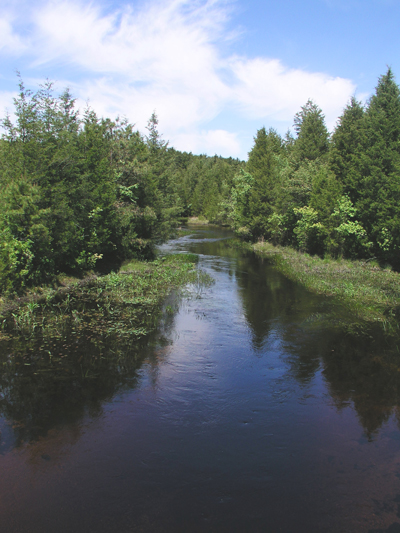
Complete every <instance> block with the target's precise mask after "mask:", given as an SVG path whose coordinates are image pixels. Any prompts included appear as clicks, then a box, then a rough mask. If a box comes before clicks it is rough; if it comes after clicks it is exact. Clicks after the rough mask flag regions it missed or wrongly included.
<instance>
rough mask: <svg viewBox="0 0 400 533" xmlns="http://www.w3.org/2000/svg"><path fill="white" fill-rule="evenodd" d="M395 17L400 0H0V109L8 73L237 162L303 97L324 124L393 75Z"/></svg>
mask: <svg viewBox="0 0 400 533" xmlns="http://www.w3.org/2000/svg"><path fill="white" fill-rule="evenodd" d="M399 23H400V0H363V1H361V0H346V1H345V0H302V1H300V0H281V1H280V2H277V1H276V0H275V1H269V0H264V1H261V0H246V1H244V0H232V1H231V0H189V1H188V0H146V1H143V0H139V1H138V0H131V1H127V0H125V1H120V2H115V1H106V0H93V1H92V2H87V1H86V2H82V1H80V0H64V1H63V0H61V1H60V0H33V1H32V0H30V1H27V0H12V1H8V0H0V62H1V70H0V110H1V111H2V114H3V115H4V113H5V109H6V108H7V109H8V110H9V111H12V107H13V106H12V98H13V96H15V94H16V90H17V80H16V75H15V71H16V70H19V71H20V72H21V75H22V78H23V80H24V81H25V84H26V85H27V86H28V87H32V88H34V89H35V88H37V87H38V84H39V83H42V82H43V81H44V80H45V79H46V78H49V79H50V80H53V81H55V86H56V89H57V90H59V91H61V90H62V89H64V88H65V87H67V86H68V87H70V89H71V91H72V93H73V95H74V96H75V97H76V98H77V103H78V106H79V108H80V109H82V110H83V109H84V107H85V105H86V102H89V104H90V105H91V106H92V107H93V109H94V110H95V111H96V112H97V113H98V115H99V116H108V117H115V116H116V115H124V116H126V117H127V118H128V120H129V121H131V122H133V123H135V124H136V126H137V128H138V129H139V130H140V131H142V132H145V126H146V123H147V120H148V118H149V117H150V115H151V113H152V112H153V110H155V111H156V113H157V115H158V117H159V121H160V122H159V129H160V131H161V133H162V134H163V136H164V138H165V139H166V140H169V141H170V145H171V146H174V147H175V148H177V149H181V150H188V151H192V152H193V153H207V154H209V155H213V154H215V153H217V154H221V155H224V156H233V157H240V158H243V159H245V158H246V157H247V153H248V151H249V150H250V149H251V146H252V143H253V137H254V135H255V134H256V131H257V129H259V128H261V127H262V126H266V127H267V128H269V127H274V128H276V129H277V130H278V131H279V132H280V133H281V134H284V133H285V132H286V131H287V129H288V128H290V127H291V126H292V123H293V116H294V114H295V113H296V112H297V111H298V110H299V109H300V106H301V105H303V104H305V102H306V101H307V99H308V98H313V99H314V101H315V102H316V103H317V104H318V105H319V106H320V107H321V109H322V111H323V112H324V114H325V116H326V121H327V124H328V127H329V129H330V130H332V129H333V128H334V126H335V123H336V120H337V117H338V116H339V115H340V114H341V112H342V109H343V107H344V106H345V105H346V103H347V101H348V100H349V98H350V97H351V96H352V95H353V94H355V95H356V96H357V97H358V98H359V99H360V100H363V101H365V100H366V99H367V98H368V96H370V95H371V94H372V93H373V91H374V88H375V86H376V84H377V80H378V77H379V76H380V75H382V74H384V73H385V71H386V69H387V66H391V67H392V69H393V71H394V74H395V75H398V77H399V81H400V54H399V51H400V31H399V30H400V24H399Z"/></svg>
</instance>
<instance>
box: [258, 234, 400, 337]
mask: <svg viewBox="0 0 400 533" xmlns="http://www.w3.org/2000/svg"><path fill="white" fill-rule="evenodd" d="M252 248H253V250H254V251H255V252H256V253H257V254H259V255H261V256H264V257H265V256H266V257H268V258H269V259H271V260H272V261H273V262H274V264H275V265H276V266H277V268H278V269H279V270H280V271H281V272H282V273H284V274H285V275H286V276H288V277H289V278H291V279H293V280H295V281H298V282H300V283H301V284H303V285H304V286H305V287H307V288H308V289H309V290H311V291H313V292H316V293H318V294H324V295H326V296H334V297H335V298H337V299H339V300H340V301H341V302H342V303H343V304H344V305H345V306H346V307H347V308H348V309H349V310H350V311H351V312H352V313H354V315H355V318H358V319H360V320H367V321H369V322H379V323H381V324H382V325H383V327H384V328H385V329H386V330H387V331H388V332H398V331H399V326H398V318H399V315H400V274H399V273H397V272H392V271H391V270H389V269H383V268H380V267H379V266H377V265H376V264H373V263H369V262H366V261H350V260H345V259H336V260H335V259H331V258H329V259H321V258H320V257H318V256H310V255H308V254H304V253H301V252H298V251H297V250H294V249H292V248H289V247H282V246H274V245H272V244H270V243H268V242H259V243H257V244H255V245H253V246H252Z"/></svg>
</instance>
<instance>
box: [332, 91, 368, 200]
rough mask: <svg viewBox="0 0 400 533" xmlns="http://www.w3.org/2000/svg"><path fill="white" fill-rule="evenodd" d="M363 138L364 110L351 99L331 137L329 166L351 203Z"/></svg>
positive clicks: (356, 185)
mask: <svg viewBox="0 0 400 533" xmlns="http://www.w3.org/2000/svg"><path fill="white" fill-rule="evenodd" d="M364 137H365V128H364V108H363V106H362V104H361V102H358V101H357V100H356V99H355V98H354V97H352V98H351V100H350V103H349V104H348V105H347V106H346V107H345V109H344V111H343V114H342V116H341V117H340V118H339V122H338V125H337V127H336V129H335V131H334V133H333V135H332V147H331V151H330V154H329V166H330V168H331V170H332V171H333V172H334V173H335V175H336V177H337V179H338V180H339V181H340V183H342V185H343V187H344V191H345V192H346V193H347V194H349V196H350V198H351V199H352V201H353V202H355V201H356V200H357V197H358V184H359V180H360V165H359V157H360V153H361V152H362V150H363V149H364V145H365V138H364Z"/></svg>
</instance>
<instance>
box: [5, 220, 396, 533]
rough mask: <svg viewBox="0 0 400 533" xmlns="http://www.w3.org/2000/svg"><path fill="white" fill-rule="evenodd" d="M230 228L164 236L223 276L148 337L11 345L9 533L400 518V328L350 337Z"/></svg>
mask: <svg viewBox="0 0 400 533" xmlns="http://www.w3.org/2000/svg"><path fill="white" fill-rule="evenodd" d="M227 236H228V234H227V233H225V232H223V231H219V230H213V231H212V232H211V233H209V230H206V229H200V230H198V232H197V234H196V236H194V237H191V236H186V237H185V238H183V239H180V240H177V241H175V242H172V243H169V244H168V245H166V246H164V247H163V250H164V251H166V250H174V251H180V250H181V251H190V252H196V253H200V254H201V258H200V266H201V268H204V269H205V270H207V271H208V272H209V273H210V274H211V275H213V276H214V278H215V280H216V283H215V285H214V286H213V287H209V288H207V289H205V290H203V291H198V292H196V290H194V291H192V292H191V294H190V296H189V297H188V298H187V299H185V300H184V301H183V303H182V304H181V305H179V306H177V305H174V301H172V302H166V308H165V309H166V310H167V308H168V310H169V312H166V313H164V319H163V320H164V322H163V323H161V325H160V329H159V330H158V332H157V334H156V335H155V336H154V337H153V338H150V339H148V341H146V342H144V343H143V344H142V345H141V346H130V345H129V344H123V343H120V342H118V340H117V339H115V338H114V339H104V338H102V337H99V336H97V335H96V333H95V332H93V331H92V330H91V331H84V330H82V331H81V332H80V336H79V337H78V336H77V334H76V332H75V333H74V332H72V331H71V332H70V333H69V334H66V335H65V336H64V337H63V339H62V341H61V340H57V339H54V340H52V341H51V342H49V343H48V345H47V346H46V350H47V352H46V354H45V356H44V355H43V350H42V351H40V350H39V349H40V345H39V346H38V345H36V344H35V343H34V342H33V341H32V342H30V344H29V343H28V344H27V345H24V344H21V345H19V344H18V343H14V344H12V343H8V344H7V343H3V345H2V346H1V356H0V391H1V396H0V410H1V415H2V417H3V420H7V422H9V424H5V425H4V426H3V427H2V428H0V429H1V431H3V438H2V439H0V440H2V441H7V439H8V448H7V446H6V445H4V448H3V451H4V450H6V449H9V448H11V447H12V446H14V445H19V446H20V447H19V448H18V449H14V451H11V452H9V453H4V454H3V456H2V457H0V460H1V467H2V476H1V479H0V520H1V522H2V525H4V524H5V526H4V527H5V528H6V530H7V531H10V532H11V533H20V532H21V531H27V530H29V531H31V532H32V533H36V532H37V533H39V532H40V533H41V532H42V531H59V532H60V533H64V532H65V533H67V532H69V531H76V532H82V533H83V532H86V531H96V533H111V532H114V531H142V532H149V533H150V532H151V533H153V532H154V531H160V532H161V531H162V532H167V533H176V532H185V533H186V532H187V531H196V532H201V533H203V532H204V533H205V532H208V531H216V532H218V533H221V532H227V533H228V532H229V533H233V532H237V533H239V532H240V533H242V532H243V531H249V532H256V531H271V532H272V531H283V532H285V533H292V532H293V531H296V533H297V532H299V533H303V532H304V533H308V532H310V531H318V532H330V533H336V532H339V531H351V532H354V533H358V532H360V533H361V532H362V533H366V531H368V530H370V531H392V530H393V531H394V530H395V529H393V527H397V526H396V522H397V518H398V514H397V518H396V513H398V505H399V503H398V502H399V501H400V494H399V490H398V479H399V477H400V463H399V460H398V451H399V443H400V432H399V431H398V430H397V428H396V424H397V419H398V413H399V407H398V405H399V401H398V394H399V375H400V372H399V355H398V352H397V349H396V340H395V339H387V338H385V337H384V336H383V335H382V334H381V333H379V332H378V331H375V332H373V331H372V330H371V331H370V332H369V334H368V335H367V334H364V335H354V334H351V333H350V332H349V329H348V328H343V327H342V325H341V321H342V322H343V320H344V319H346V318H347V317H346V316H345V314H344V313H343V311H342V310H341V309H340V307H339V306H337V305H335V304H334V303H333V302H332V301H330V300H328V299H326V298H320V297H319V296H316V295H313V294H310V293H308V292H307V291H305V290H304V289H303V288H302V287H301V286H299V285H297V284H295V283H292V282H290V281H289V280H287V279H286V278H284V277H283V276H281V275H280V274H279V272H277V271H276V270H275V269H274V268H273V267H272V266H271V265H270V264H268V262H267V261H262V260H260V259H258V258H257V257H255V256H254V255H252V254H249V253H244V252H243V250H242V249H240V247H237V246H235V245H233V243H231V241H229V239H226V238H224V237H227ZM175 303H176V302H175ZM171 310H173V311H172V312H171ZM339 318H340V319H341V320H339ZM77 340H78V343H77V342H76V341H77ZM51 343H52V344H51ZM48 352H51V354H52V357H51V358H50V355H49V353H48ZM11 353H12V354H13V356H12V357H9V355H10V354H11ZM67 354H68V356H66V355H67ZM49 370H50V371H49ZM12 426H14V427H12ZM363 431H364V434H363ZM7 435H9V437H7ZM23 443H25V444H24V445H21V444H23ZM28 478H29V479H30V480H33V481H32V482H31V484H29V483H27V482H26V480H27V479H28ZM10 486H12V490H10ZM22 510H23V511H24V512H22ZM393 523H394V525H393ZM390 524H392V526H390ZM389 526H390V527H392V529H388V527H389Z"/></svg>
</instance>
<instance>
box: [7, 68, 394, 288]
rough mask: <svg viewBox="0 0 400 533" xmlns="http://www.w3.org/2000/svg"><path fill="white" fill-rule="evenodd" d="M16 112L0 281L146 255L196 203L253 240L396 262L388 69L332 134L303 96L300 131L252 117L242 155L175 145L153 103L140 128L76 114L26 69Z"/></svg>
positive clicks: (22, 282) (195, 212)
mask: <svg viewBox="0 0 400 533" xmlns="http://www.w3.org/2000/svg"><path fill="white" fill-rule="evenodd" d="M14 116H15V121H14V122H13V120H12V119H11V117H10V116H6V117H5V118H4V119H3V120H2V127H3V135H2V138H1V140H0V184H1V191H2V194H1V197H0V235H1V236H0V291H1V293H3V294H10V293H20V292H22V291H23V290H24V289H25V288H27V287H29V286H32V285H39V284H41V283H45V282H47V281H48V280H50V279H52V278H53V277H54V276H56V275H57V274H58V273H60V272H68V273H72V274H76V275H79V274H81V273H82V272H85V271H88V270H93V269H95V270H98V271H107V270H110V269H112V268H114V266H119V265H120V264H121V263H122V262H123V261H124V260H126V259H131V258H145V259H146V258H150V257H151V256H152V254H153V249H154V245H155V243H157V242H161V241H163V240H165V239H167V238H168V237H169V236H170V235H172V234H173V232H174V230H175V228H176V227H177V226H178V225H179V224H181V223H182V220H184V219H185V218H187V217H189V216H203V217H205V218H206V219H208V220H209V221H210V222H213V223H217V224H223V225H229V226H230V227H231V228H233V229H234V231H235V233H236V234H237V235H238V236H240V237H241V238H243V239H245V240H249V241H253V242H255V241H258V240H268V241H270V242H272V243H273V244H280V245H284V246H290V247H293V248H296V249H298V250H300V251H301V252H306V253H308V254H317V255H319V256H320V257H332V258H337V257H344V258H350V259H366V260H370V259H374V260H375V261H377V262H379V264H381V265H382V266H390V267H391V268H393V269H394V270H399V269H400V253H399V247H400V208H399V205H400V201H399V200H400V89H399V87H398V85H397V84H396V81H395V78H394V75H393V72H392V71H391V69H390V68H389V69H388V70H387V72H386V73H385V74H384V75H383V76H381V77H380V78H379V80H378V84H377V87H376V90H375V92H374V94H373V95H372V97H371V98H370V99H369V101H368V102H367V103H366V104H365V105H363V104H362V103H361V102H359V101H357V99H356V98H355V97H353V98H351V100H350V101H349V103H348V105H347V106H346V107H345V109H344V110H343V113H342V115H341V116H340V118H339V119H338V122H337V125H336V128H335V130H334V131H333V133H332V134H330V133H329V131H328V129H327V126H326V124H325V117H324V115H323V112H322V110H321V109H320V108H319V107H318V105H317V104H316V103H315V102H313V101H312V100H309V101H307V102H306V103H305V104H304V105H303V106H302V107H301V109H300V110H299V112H298V113H296V115H295V117H294V124H293V130H294V134H292V133H291V132H290V131H289V132H288V133H287V134H286V135H285V136H284V137H282V136H281V135H279V134H278V132H277V131H275V130H273V129H266V128H265V127H262V128H261V129H260V130H258V131H257V133H256V136H255V138H254V145H253V147H252V149H251V151H250V152H249V157H248V161H247V162H243V161H239V160H238V159H233V158H222V157H218V156H214V157H209V156H206V155H193V154H192V153H186V152H179V151H177V150H175V149H174V148H172V147H169V145H168V142H166V141H164V140H163V138H162V135H160V133H159V131H158V118H157V115H156V113H153V115H152V116H151V117H150V119H149V122H148V126H147V134H146V135H143V134H141V133H140V132H138V131H137V130H135V128H134V126H133V125H132V124H130V123H129V122H128V121H127V120H124V119H116V120H111V119H108V118H99V117H98V116H97V115H96V113H95V111H94V110H92V109H90V108H89V107H88V108H87V109H85V110H84V112H83V114H82V116H81V115H80V114H79V112H78V110H77V109H76V102H75V99H74V98H73V96H72V95H71V93H70V91H69V90H68V89H66V90H65V91H64V92H63V93H62V94H61V95H55V94H54V89H53V84H52V83H51V82H49V81H46V82H45V83H44V84H43V85H42V86H40V87H39V89H38V91H37V92H32V91H30V90H29V89H26V88H25V86H24V83H23V81H22V79H21V78H19V95H18V97H17V98H16V99H15V110H14Z"/></svg>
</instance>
